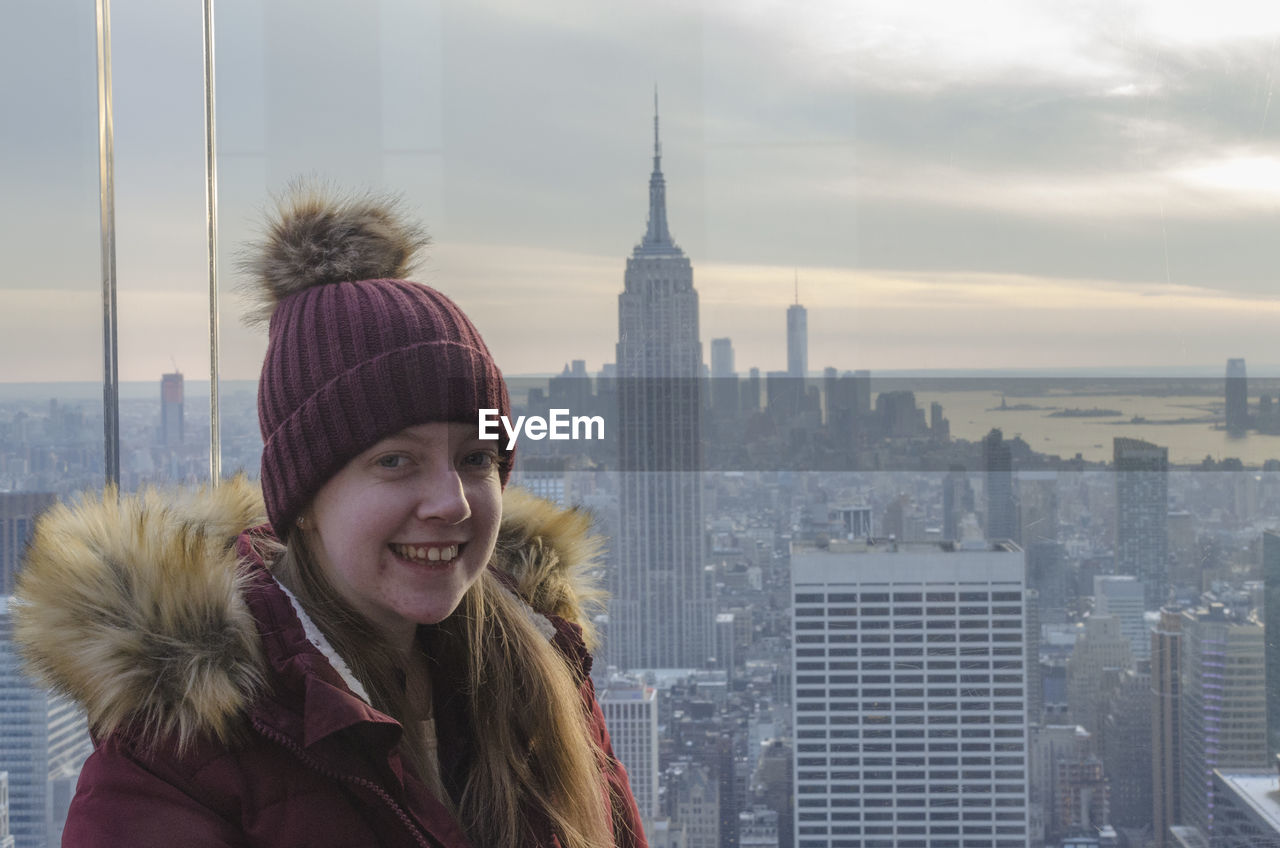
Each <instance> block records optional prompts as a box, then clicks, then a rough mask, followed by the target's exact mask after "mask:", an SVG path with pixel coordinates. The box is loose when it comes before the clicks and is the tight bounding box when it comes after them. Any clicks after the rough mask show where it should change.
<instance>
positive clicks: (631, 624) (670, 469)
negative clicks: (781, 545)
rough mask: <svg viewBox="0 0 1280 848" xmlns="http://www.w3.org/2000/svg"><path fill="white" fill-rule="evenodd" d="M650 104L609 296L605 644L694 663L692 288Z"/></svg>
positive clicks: (698, 612)
mask: <svg viewBox="0 0 1280 848" xmlns="http://www.w3.org/2000/svg"><path fill="white" fill-rule="evenodd" d="M654 106H655V114H654V118H653V134H654V139H653V144H654V151H653V173H652V175H651V176H650V178H649V225H648V229H647V230H646V232H645V235H644V238H643V239H642V240H641V242H640V244H638V245H636V247H635V250H634V252H633V253H632V255H631V257H630V258H629V259H627V272H626V283H625V288H624V290H623V292H622V294H620V295H619V296H618V347H617V373H618V427H617V432H618V446H619V466H620V470H621V471H622V475H621V484H620V498H619V500H620V507H621V520H620V522H619V527H618V537H617V547H616V556H617V561H616V568H614V569H613V570H612V577H613V581H614V582H613V586H612V588H613V601H612V603H611V605H610V609H609V632H608V645H609V652H610V658H611V660H612V662H613V664H614V665H616V666H618V667H619V668H623V669H639V668H702V667H703V666H705V665H706V664H707V662H708V660H709V659H710V658H711V657H713V656H714V655H715V640H714V630H713V628H714V626H715V616H714V604H713V601H712V588H713V587H712V583H711V577H710V575H709V574H708V572H707V571H706V569H705V568H704V567H703V566H704V563H703V534H704V528H703V526H702V446H701V424H700V421H701V414H700V411H701V383H702V379H701V374H702V343H701V341H699V335H698V292H697V291H696V290H695V289H694V287H693V267H692V266H691V265H690V264H689V259H688V257H686V256H685V255H684V251H682V250H681V249H680V248H679V247H678V246H677V245H676V243H675V242H674V241H673V240H672V238H671V233H670V232H669V231H668V230H667V201H666V181H665V179H664V178H663V176H662V154H661V147H660V146H659V142H658V116H657V114H656V107H657V103H656V98H655V103H654Z"/></svg>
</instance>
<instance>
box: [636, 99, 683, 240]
mask: <svg viewBox="0 0 1280 848" xmlns="http://www.w3.org/2000/svg"><path fill="white" fill-rule="evenodd" d="M641 247H642V248H674V247H675V244H674V243H673V242H672V241H671V233H670V231H669V230H668V229H667V182H666V180H665V179H664V178H663V176H662V141H661V140H660V138H659V135H658V87H657V86H656V85H655V86H654V87H653V173H652V174H650V175H649V226H648V229H647V230H646V231H645V234H644V240H643V241H642V242H641Z"/></svg>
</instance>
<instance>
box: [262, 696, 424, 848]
mask: <svg viewBox="0 0 1280 848" xmlns="http://www.w3.org/2000/svg"><path fill="white" fill-rule="evenodd" d="M253 728H254V729H255V730H257V731H258V732H259V733H261V734H262V735H263V736H265V737H266V738H267V739H270V740H271V741H272V742H275V743H276V744H277V745H280V746H281V747H282V748H285V749H286V750H288V751H289V752H290V753H292V754H293V755H294V756H296V757H297V758H298V759H299V760H301V761H302V763H303V765H305V766H307V767H308V768H310V769H312V770H314V771H317V772H319V773H320V774H321V775H323V776H325V777H327V778H329V779H330V780H337V781H339V782H342V783H347V784H350V785H352V786H358V787H360V788H361V789H364V790H366V791H368V792H371V793H373V794H374V795H375V796H377V797H378V798H380V799H381V800H382V801H383V802H384V803H385V804H386V805H387V806H388V807H390V808H391V811H392V812H394V813H395V814H396V817H397V818H399V819H400V822H401V823H402V824H403V825H404V826H405V827H406V828H408V829H409V832H410V833H412V834H413V838H414V839H415V840H416V841H417V843H418V844H419V845H421V846H423V848H432V844H431V842H429V841H428V840H427V838H426V836H425V835H424V834H423V833H422V829H421V828H420V827H418V825H416V824H414V822H413V819H411V818H410V817H409V814H408V813H407V812H405V809H404V807H402V806H400V804H399V803H398V802H397V801H396V799H394V798H392V797H391V796H390V795H389V794H388V793H387V791H386V790H385V789H383V788H382V787H381V786H379V785H378V784H376V783H374V782H373V781H371V780H365V779H364V778H363V777H355V776H354V775H349V774H342V773H341V772H338V771H334V770H333V769H331V768H328V767H326V766H325V765H324V764H323V763H321V762H320V761H318V760H316V759H315V758H314V757H312V756H311V755H310V754H308V753H307V752H306V751H304V750H303V749H302V747H301V746H300V745H298V743H296V742H294V741H293V740H292V739H290V738H289V737H287V736H285V735H284V734H282V733H279V732H277V731H275V730H272V729H270V728H268V727H266V726H265V725H264V724H262V722H261V720H260V719H257V718H255V719H253Z"/></svg>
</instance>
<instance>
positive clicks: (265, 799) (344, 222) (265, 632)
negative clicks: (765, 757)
mask: <svg viewBox="0 0 1280 848" xmlns="http://www.w3.org/2000/svg"><path fill="white" fill-rule="evenodd" d="M424 243H425V238H424V237H423V236H422V235H421V234H420V232H419V231H418V230H417V229H416V228H415V227H413V226H411V225H407V224H406V223H404V222H403V221H401V220H400V219H399V217H398V216H397V212H396V209H395V207H394V204H390V203H387V202H385V201H382V200H379V199H376V198H368V197H365V198H348V199H332V198H328V197H325V196H323V195H320V194H317V193H314V192H308V191H305V190H296V191H294V192H293V194H292V195H291V197H290V198H288V199H287V200H286V201H285V203H284V204H282V206H281V209H280V211H279V214H278V217H276V218H275V219H274V220H273V221H272V222H271V226H270V228H269V232H268V235H267V237H266V238H265V240H264V241H263V242H262V243H261V244H260V245H258V246H257V247H256V248H255V255H254V258H253V259H252V260H251V261H250V263H249V265H250V267H251V270H252V271H253V272H254V274H255V276H256V278H257V284H258V286H259V288H260V290H261V293H262V295H263V302H264V308H263V310H262V312H261V314H260V316H259V317H261V318H264V319H266V320H267V321H269V343H268V348H267V354H266V360H265V362H264V363H263V368H262V376H261V381H260V383H259V394H258V412H259V420H260V423H261V427H262V434H263V441H264V447H263V455H262V472H261V479H262V498H261V500H259V498H258V496H257V493H256V491H255V490H254V489H253V488H252V487H251V486H250V485H249V484H248V483H247V482H245V481H244V480H243V479H237V480H233V481H229V482H227V483H224V484H223V485H222V486H220V487H218V488H217V489H214V490H212V491H208V492H202V493H198V494H188V495H185V496H183V497H181V498H178V499H176V500H175V499H174V498H173V497H172V496H168V497H162V496H161V495H159V494H156V493H145V494H142V495H139V496H137V497H121V498H117V497H116V495H115V494H114V493H110V492H109V493H108V494H107V495H106V496H105V497H103V498H102V499H101V500H86V501H83V502H81V503H79V504H78V505H76V506H74V507H72V508H68V507H64V506H59V507H56V508H55V509H53V510H52V511H51V512H50V513H48V514H47V515H46V516H45V517H44V518H43V519H42V520H41V522H40V523H39V526H38V527H37V530H36V532H35V536H34V539H33V542H32V545H31V548H30V550H29V553H28V557H27V563H26V565H25V568H24V572H23V574H22V577H21V581H20V587H19V590H18V596H19V600H18V604H17V613H16V619H17V620H16V628H15V635H16V638H17V639H18V641H19V642H20V643H21V644H22V645H23V650H24V652H25V654H26V657H27V660H28V665H29V667H30V670H31V671H32V673H33V674H34V675H35V676H37V677H38V678H39V679H41V680H43V681H44V682H45V683H46V684H48V685H50V686H52V687H54V688H55V689H57V690H58V691H60V692H62V693H65V694H67V695H69V696H70V697H72V698H74V699H75V700H77V701H78V702H79V703H81V704H82V705H83V706H84V708H85V710H86V712H87V714H88V718H89V722H90V727H91V730H92V732H93V734H94V741H95V751H94V753H93V755H92V756H91V757H90V759H89V761H88V762H87V763H86V764H85V766H84V769H83V770H82V772H81V777H80V783H79V787H78V789H77V794H76V797H75V800H74V801H73V803H72V805H71V811H70V814H69V816H68V820H67V825H66V830H65V833H64V838H63V845H64V846H75V848H81V846H104V847H105V846H118V845H125V844H127V845H131V846H144V847H145V846H162V845H163V846H171V845H175V844H182V845H186V846H198V848H206V847H207V848H213V846H271V848H279V847H282V846H373V845H378V846H400V845H404V846H426V845H433V846H449V847H450V848H452V846H464V845H472V846H486V847H487V846H553V845H556V846H563V848H594V846H606V845H622V846H643V845H644V844H645V842H644V836H643V834H642V833H641V829H640V825H639V816H638V813H637V810H636V806H635V801H634V800H633V798H632V796H631V791H630V788H629V786H628V783H627V777H626V773H625V771H624V770H623V768H622V766H621V765H620V764H619V763H618V761H617V760H616V759H615V758H614V756H613V753H612V750H611V747H610V742H609V736H608V733H607V731H606V730H605V727H604V722H603V717H602V715H601V712H600V709H599V706H598V705H597V704H596V701H595V696H594V693H593V690H592V686H591V681H590V678H589V677H588V676H587V675H588V672H589V670H590V663H591V657H590V654H589V653H588V652H587V647H586V644H585V641H584V638H590V635H591V631H590V625H589V618H588V616H587V615H586V614H585V613H584V611H583V608H584V604H586V603H588V602H590V601H592V600H593V599H594V596H593V595H592V593H591V589H590V587H589V585H588V584H586V583H585V582H584V581H583V579H582V570H583V568H584V567H585V566H586V565H587V564H588V562H589V560H590V558H591V557H592V556H593V555H594V553H595V549H594V547H593V543H592V542H591V541H590V540H589V539H588V538H587V536H586V529H587V522H586V520H585V519H584V518H583V517H581V516H579V515H576V514H573V513H562V512H559V511H557V510H555V509H554V508H552V507H551V506H550V505H548V504H545V503H542V502H537V501H535V500H534V499H532V498H529V497H527V496H526V497H524V498H519V497H517V496H516V495H515V493H514V491H513V492H511V493H508V494H507V496H506V497H507V510H506V514H505V516H504V514H503V513H504V507H503V489H504V487H505V484H506V482H507V478H508V475H509V474H510V470H511V462H512V455H511V453H510V452H507V451H506V450H505V449H504V443H501V442H498V441H486V440H481V439H480V438H479V437H478V436H479V432H478V426H477V421H478V410H479V409H497V410H499V411H500V413H501V414H504V415H509V414H510V403H509V400H508V397H507V391H506V387H505V385H504V383H503V380H502V375H501V373H500V372H499V371H498V368H497V366H496V365H495V364H494V362H493V359H492V357H491V356H490V355H489V352H488V350H487V348H486V347H485V345H484V342H483V341H482V340H481V338H480V335H479V334H478V333H477V332H476V330H475V328H474V327H473V326H472V324H471V322H470V321H469V320H468V319H467V317H466V315H464V314H463V313H462V311H461V310H460V309H458V307H457V306H456V305H455V304H454V303H453V302H452V301H450V300H449V299H448V298H446V297H444V296H443V295H441V294H440V293H439V292H436V291H434V290H433V289H431V288H428V287H426V286H423V285H420V284H417V283H412V282H407V281H405V280H404V279H402V278H403V277H404V276H405V274H406V272H407V268H408V266H409V264H410V262H411V259H412V257H413V255H414V253H415V251H416V250H417V249H418V248H420V247H421V246H422V245H423V244H424ZM264 502H265V503H264ZM264 509H265V517H266V519H267V520H268V522H269V525H262V513H263V511H264ZM256 525H262V526H256ZM246 528H248V529H246Z"/></svg>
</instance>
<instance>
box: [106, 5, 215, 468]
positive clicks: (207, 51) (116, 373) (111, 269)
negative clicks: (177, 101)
mask: <svg viewBox="0 0 1280 848" xmlns="http://www.w3.org/2000/svg"><path fill="white" fill-rule="evenodd" d="M203 14H204V18H203V35H204V57H203V58H204V107H205V111H204V124H205V127H204V128H205V223H206V227H207V234H208V238H207V244H206V249H207V251H208V269H209V480H210V482H211V483H212V484H213V485H215V486H216V485H217V484H218V482H219V480H220V479H221V477H222V434H221V425H220V421H219V414H218V413H219V385H218V377H219V370H218V358H219V350H218V338H219V326H218V215H217V213H218V171H217V164H218V163H217V145H216V123H215V120H214V112H215V100H214V68H213V56H214V54H213V0H203ZM96 15H97V47H98V64H97V71H98V203H99V208H98V213H99V224H100V234H99V242H100V248H101V260H102V361H103V377H102V430H103V473H104V476H105V478H106V479H105V482H106V485H107V486H109V487H114V488H117V489H118V488H119V486H120V361H119V318H118V313H117V307H116V300H117V297H116V294H117V287H116V231H115V149H114V143H115V126H114V122H113V116H112V90H111V0H97V3H96Z"/></svg>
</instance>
